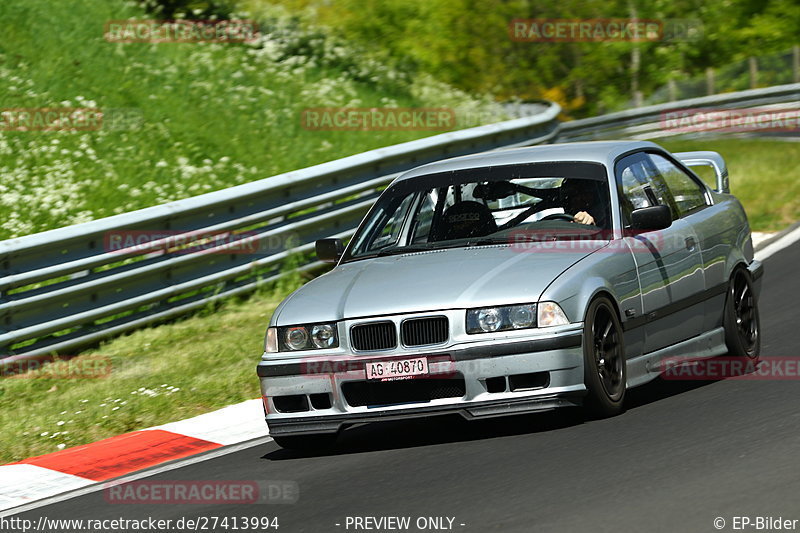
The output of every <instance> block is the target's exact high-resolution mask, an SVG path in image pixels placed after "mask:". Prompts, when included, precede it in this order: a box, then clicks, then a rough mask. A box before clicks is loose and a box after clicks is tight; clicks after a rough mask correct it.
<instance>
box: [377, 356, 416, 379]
mask: <svg viewBox="0 0 800 533" xmlns="http://www.w3.org/2000/svg"><path fill="white" fill-rule="evenodd" d="M366 369H367V379H368V380H374V381H393V380H396V379H411V378H413V377H414V376H424V375H427V374H428V358H427V357H417V358H416V359H398V360H396V361H372V362H369V363H367V364H366Z"/></svg>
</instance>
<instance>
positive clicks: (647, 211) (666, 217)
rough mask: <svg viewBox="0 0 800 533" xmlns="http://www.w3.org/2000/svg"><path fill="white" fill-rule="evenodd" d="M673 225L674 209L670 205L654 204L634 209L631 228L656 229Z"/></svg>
mask: <svg viewBox="0 0 800 533" xmlns="http://www.w3.org/2000/svg"><path fill="white" fill-rule="evenodd" d="M671 225H672V210H671V209H670V208H669V206H668V205H653V206H650V207H642V208H641V209H634V210H633V212H632V213H631V228H633V229H638V230H644V231H656V230H660V229H666V228H668V227H670V226H671Z"/></svg>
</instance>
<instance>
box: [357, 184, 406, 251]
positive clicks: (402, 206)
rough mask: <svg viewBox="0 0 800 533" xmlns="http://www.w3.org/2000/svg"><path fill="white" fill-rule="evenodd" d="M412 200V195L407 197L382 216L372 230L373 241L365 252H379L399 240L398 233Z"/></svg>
mask: <svg viewBox="0 0 800 533" xmlns="http://www.w3.org/2000/svg"><path fill="white" fill-rule="evenodd" d="M413 198H414V194H413V193H412V194H409V195H407V196H406V197H405V198H403V201H402V202H399V203H398V204H397V207H396V208H395V209H394V210H393V211H392V212H390V213H384V214H383V216H382V217H381V218H380V222H379V223H378V225H377V227H376V228H375V230H374V232H375V233H374V234H375V239H374V240H373V241H372V244H371V245H370V246H369V248H367V250H366V251H375V250H380V249H382V248H386V247H387V246H392V245H395V244H397V240H398V239H399V238H400V231H401V230H402V228H403V221H405V219H406V214H407V213H408V209H409V206H410V205H411V200H412V199H413Z"/></svg>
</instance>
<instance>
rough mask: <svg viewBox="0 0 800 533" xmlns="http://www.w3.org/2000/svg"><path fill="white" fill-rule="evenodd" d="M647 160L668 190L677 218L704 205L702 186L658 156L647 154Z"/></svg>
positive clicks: (670, 162)
mask: <svg viewBox="0 0 800 533" xmlns="http://www.w3.org/2000/svg"><path fill="white" fill-rule="evenodd" d="M649 158H650V160H651V161H652V162H653V164H654V165H655V167H656V169H658V173H659V175H660V176H661V179H662V180H663V181H664V183H665V184H666V186H667V188H668V189H669V192H670V194H671V196H672V198H673V199H674V205H675V208H676V209H677V211H678V215H679V216H684V215H686V214H688V213H691V212H692V211H694V210H695V209H698V208H700V207H703V206H705V205H706V196H705V190H704V188H703V186H702V185H700V184H699V183H697V182H696V181H695V180H694V179H692V177H691V176H689V175H688V174H687V173H686V172H684V171H683V170H681V169H680V168H679V167H677V166H676V165H675V164H674V163H672V161H670V160H669V159H667V158H665V157H663V156H661V155H658V154H649Z"/></svg>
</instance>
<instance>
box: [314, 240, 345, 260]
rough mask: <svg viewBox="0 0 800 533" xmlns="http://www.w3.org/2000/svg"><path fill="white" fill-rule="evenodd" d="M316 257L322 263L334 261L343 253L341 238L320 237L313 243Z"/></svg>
mask: <svg viewBox="0 0 800 533" xmlns="http://www.w3.org/2000/svg"><path fill="white" fill-rule="evenodd" d="M314 248H315V249H316V251H317V259H319V260H320V261H322V262H323V263H336V262H337V261H339V259H341V257H342V254H343V253H344V244H342V240H341V239H320V240H318V241H317V242H316V243H314Z"/></svg>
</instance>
